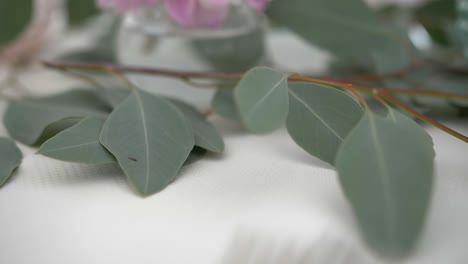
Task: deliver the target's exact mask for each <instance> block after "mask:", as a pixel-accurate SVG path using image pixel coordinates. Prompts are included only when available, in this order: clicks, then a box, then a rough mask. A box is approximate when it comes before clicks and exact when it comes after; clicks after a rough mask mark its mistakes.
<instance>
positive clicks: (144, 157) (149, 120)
mask: <svg viewBox="0 0 468 264" xmlns="http://www.w3.org/2000/svg"><path fill="white" fill-rule="evenodd" d="M100 140H101V144H103V145H104V146H105V147H106V148H107V150H109V151H110V152H111V153H112V154H113V155H114V156H115V157H116V158H117V161H118V162H119V165H120V167H121V168H122V169H123V171H124V172H125V174H126V175H127V178H128V180H129V181H130V183H132V185H133V186H134V187H135V188H136V189H137V190H138V191H139V192H140V193H141V194H142V195H144V196H148V195H151V194H154V193H157V192H159V191H161V190H162V189H164V188H165V187H166V186H167V185H168V184H170V183H171V182H172V181H173V180H174V179H175V178H176V176H177V173H178V172H179V170H180V168H181V167H182V164H183V163H184V162H185V160H186V159H187V157H188V156H189V154H190V151H191V150H192V149H193V147H194V144H195V142H194V135H193V131H192V127H191V124H190V123H189V122H188V121H187V120H186V118H185V117H184V115H183V114H182V113H181V112H180V111H179V110H178V109H177V108H176V107H175V106H173V105H172V104H171V103H170V102H168V101H167V100H165V99H163V98H161V97H158V96H154V95H151V94H149V93H146V92H143V91H140V90H137V89H134V90H133V92H132V94H131V95H130V96H129V97H128V98H127V99H125V101H123V102H122V103H121V104H120V105H119V106H118V107H117V108H116V109H115V110H114V112H112V113H111V114H110V116H109V118H108V119H107V120H106V122H105V124H104V127H103V129H102V132H101V139H100Z"/></svg>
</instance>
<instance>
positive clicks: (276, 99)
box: [234, 67, 289, 133]
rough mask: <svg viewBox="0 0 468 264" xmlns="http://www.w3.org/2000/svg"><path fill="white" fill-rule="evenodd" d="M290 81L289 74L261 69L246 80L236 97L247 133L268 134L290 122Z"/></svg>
mask: <svg viewBox="0 0 468 264" xmlns="http://www.w3.org/2000/svg"><path fill="white" fill-rule="evenodd" d="M288 77H289V74H287V73H282V72H277V71H274V70H272V69H269V68H265V67H257V68H254V69H252V70H250V71H249V72H247V73H246V75H245V76H244V78H242V80H241V81H240V82H239V84H238V85H237V87H236V88H235V90H234V97H235V101H236V105H237V107H238V109H239V113H240V116H241V118H242V122H243V123H244V125H245V126H246V127H247V129H249V130H251V131H252V132H256V133H267V132H271V131H273V130H275V129H277V128H279V127H281V126H282V125H283V124H284V123H285V122H286V118H287V115H288V108H289V102H288Z"/></svg>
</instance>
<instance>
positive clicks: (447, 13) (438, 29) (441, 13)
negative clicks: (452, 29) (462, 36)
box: [414, 0, 457, 46]
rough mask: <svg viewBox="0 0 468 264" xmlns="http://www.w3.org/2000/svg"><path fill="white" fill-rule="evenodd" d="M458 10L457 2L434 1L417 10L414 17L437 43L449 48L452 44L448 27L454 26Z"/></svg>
mask: <svg viewBox="0 0 468 264" xmlns="http://www.w3.org/2000/svg"><path fill="white" fill-rule="evenodd" d="M456 9H457V8H456V1H455V0H433V1H428V2H427V3H425V4H423V5H422V6H420V7H419V8H417V9H416V10H415V12H414V17H415V19H416V20H417V21H419V23H421V25H423V26H424V28H425V29H426V30H427V32H428V33H429V35H430V36H431V38H432V39H433V40H434V41H435V42H437V43H438V44H441V45H445V46H447V45H449V44H450V42H451V41H450V36H449V32H447V27H448V26H449V25H453V23H454V21H455V19H456V16H457V11H456Z"/></svg>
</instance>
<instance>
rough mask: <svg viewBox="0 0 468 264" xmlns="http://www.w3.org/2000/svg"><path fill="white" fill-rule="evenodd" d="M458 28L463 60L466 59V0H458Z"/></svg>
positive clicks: (467, 54)
mask: <svg viewBox="0 0 468 264" xmlns="http://www.w3.org/2000/svg"><path fill="white" fill-rule="evenodd" d="M457 9H458V23H457V24H458V28H459V31H460V32H461V36H462V39H463V51H464V53H465V60H468V0H458V2H457Z"/></svg>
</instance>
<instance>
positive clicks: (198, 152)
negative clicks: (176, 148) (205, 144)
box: [183, 147, 208, 166]
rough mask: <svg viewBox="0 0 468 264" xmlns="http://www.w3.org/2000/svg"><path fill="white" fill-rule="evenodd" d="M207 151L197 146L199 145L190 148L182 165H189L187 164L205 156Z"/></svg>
mask: <svg viewBox="0 0 468 264" xmlns="http://www.w3.org/2000/svg"><path fill="white" fill-rule="evenodd" d="M207 152H208V151H207V150H206V149H204V148H199V147H194V148H193V149H192V151H191V152H190V155H189V156H188V158H187V159H186V160H185V162H184V165H183V166H189V165H192V164H194V163H195V162H197V161H199V160H201V159H203V157H205V156H206V153H207Z"/></svg>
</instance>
